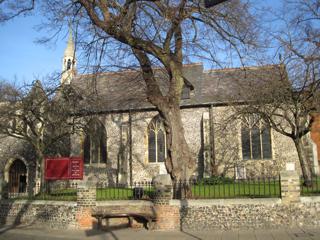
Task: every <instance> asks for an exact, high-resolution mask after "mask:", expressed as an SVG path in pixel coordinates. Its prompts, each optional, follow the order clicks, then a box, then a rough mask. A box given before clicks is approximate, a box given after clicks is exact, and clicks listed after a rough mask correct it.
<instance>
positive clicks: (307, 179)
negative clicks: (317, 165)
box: [294, 138, 312, 186]
mask: <svg viewBox="0 0 320 240" xmlns="http://www.w3.org/2000/svg"><path fill="white" fill-rule="evenodd" d="M294 143H295V146H296V149H297V153H298V157H299V162H300V167H301V170H302V175H303V178H304V185H306V186H311V185H312V181H311V177H312V173H311V169H310V166H309V163H308V161H307V158H306V154H305V152H304V148H303V144H302V139H301V138H298V139H295V140H294Z"/></svg>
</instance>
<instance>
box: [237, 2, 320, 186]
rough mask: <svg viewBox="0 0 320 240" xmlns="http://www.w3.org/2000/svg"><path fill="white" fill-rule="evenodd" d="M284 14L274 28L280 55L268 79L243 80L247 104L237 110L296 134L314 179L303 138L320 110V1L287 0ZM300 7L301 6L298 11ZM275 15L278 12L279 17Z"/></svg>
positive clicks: (291, 135)
mask: <svg viewBox="0 0 320 240" xmlns="http://www.w3.org/2000/svg"><path fill="white" fill-rule="evenodd" d="M284 7H285V9H284V10H283V11H282V12H281V14H278V15H277V16H281V17H278V18H277V20H278V23H279V25H280V26H281V27H280V28H278V29H276V31H272V30H270V29H269V32H270V33H272V36H273V41H274V43H275V44H276V46H277V54H279V55H280V65H278V67H277V68H274V70H273V71H274V74H273V76H272V77H270V76H269V77H268V76H265V78H266V79H268V81H262V79H263V77H264V76H259V78H260V79H261V81H260V82H255V83H254V84H255V91H252V85H250V84H248V83H242V84H240V85H241V86H240V88H241V90H240V91H241V94H242V96H245V97H243V99H246V101H245V103H246V104H247V105H244V106H241V107H237V108H236V114H238V116H239V115H246V114H257V115H259V116H260V118H262V119H263V120H264V121H265V122H266V123H267V124H269V125H270V126H271V127H272V128H273V129H274V130H275V131H277V132H279V133H280V134H283V135H285V136H287V137H289V138H291V139H292V140H293V142H294V144H295V147H296V150H297V153H298V157H299V161H300V166H301V169H302V174H303V176H304V179H305V184H307V185H310V184H311V175H312V170H311V164H312V163H311V162H310V161H309V160H308V159H307V156H306V151H305V149H304V143H303V138H304V136H306V134H307V133H308V132H310V130H311V126H312V123H313V117H312V114H313V113H314V112H317V111H319V91H320V75H319V74H320V65H319V63H320V61H319V60H320V44H319V42H320V38H319V37H320V35H319V34H320V27H319V26H320V25H319V23H320V21H319V20H320V18H319V16H320V2H319V1H317V0H311V1H310V0H293V1H289V0H288V1H284ZM297 9H299V10H297ZM273 17H274V16H273Z"/></svg>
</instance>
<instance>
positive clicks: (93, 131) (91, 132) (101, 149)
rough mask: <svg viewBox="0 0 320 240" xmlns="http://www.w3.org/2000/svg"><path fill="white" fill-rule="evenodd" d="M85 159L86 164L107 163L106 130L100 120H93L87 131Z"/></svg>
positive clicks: (84, 150)
mask: <svg viewBox="0 0 320 240" xmlns="http://www.w3.org/2000/svg"><path fill="white" fill-rule="evenodd" d="M85 134H86V135H85V139H84V143H83V157H84V163H85V164H92V163H93V164H95V163H106V162H107V145H106V129H105V127H104V125H103V124H102V123H101V122H100V121H99V120H98V119H91V120H90V121H89V123H88V125H87V127H86V129H85Z"/></svg>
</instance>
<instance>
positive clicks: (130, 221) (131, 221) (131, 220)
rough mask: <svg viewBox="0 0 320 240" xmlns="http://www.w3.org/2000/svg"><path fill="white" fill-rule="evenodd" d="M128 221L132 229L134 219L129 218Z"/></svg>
mask: <svg viewBox="0 0 320 240" xmlns="http://www.w3.org/2000/svg"><path fill="white" fill-rule="evenodd" d="M128 220H129V227H132V223H133V218H132V217H128Z"/></svg>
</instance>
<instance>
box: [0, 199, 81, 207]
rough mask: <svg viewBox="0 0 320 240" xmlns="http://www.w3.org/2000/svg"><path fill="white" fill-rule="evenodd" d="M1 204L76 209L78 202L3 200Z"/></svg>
mask: <svg viewBox="0 0 320 240" xmlns="http://www.w3.org/2000/svg"><path fill="white" fill-rule="evenodd" d="M0 204H25V205H26V204H32V205H51V206H52V205H55V206H67V207H76V206H77V202H71V201H47V200H35V201H32V200H8V199H3V200H1V201H0Z"/></svg>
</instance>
